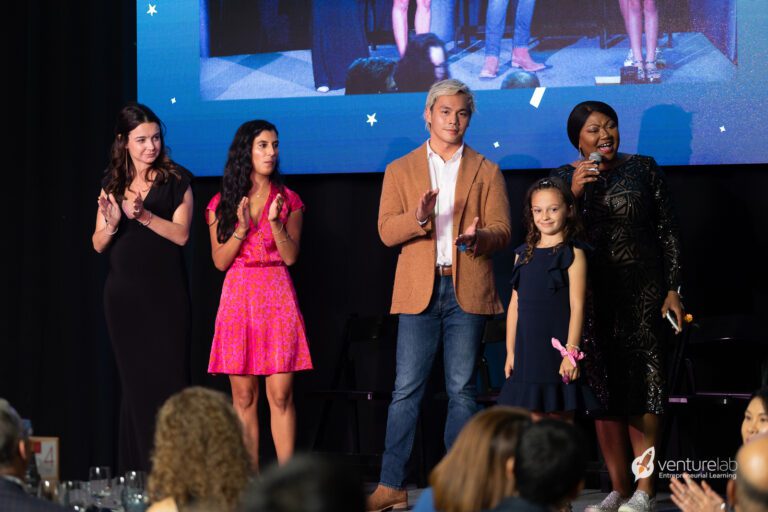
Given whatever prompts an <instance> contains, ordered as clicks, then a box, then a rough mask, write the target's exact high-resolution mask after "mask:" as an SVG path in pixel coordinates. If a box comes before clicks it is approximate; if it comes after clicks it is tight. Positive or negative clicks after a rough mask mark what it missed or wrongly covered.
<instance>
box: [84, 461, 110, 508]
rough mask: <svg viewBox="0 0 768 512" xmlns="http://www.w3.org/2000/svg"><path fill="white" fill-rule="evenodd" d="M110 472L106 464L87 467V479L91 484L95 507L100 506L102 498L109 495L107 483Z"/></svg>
mask: <svg viewBox="0 0 768 512" xmlns="http://www.w3.org/2000/svg"><path fill="white" fill-rule="evenodd" d="M111 478H112V472H111V471H110V469H109V467H108V466H93V467H91V468H90V469H88V480H89V482H90V485H91V496H92V497H93V503H94V504H95V505H96V506H97V507H101V506H102V501H103V500H104V498H106V497H108V496H109V492H110V491H109V483H110V480H111Z"/></svg>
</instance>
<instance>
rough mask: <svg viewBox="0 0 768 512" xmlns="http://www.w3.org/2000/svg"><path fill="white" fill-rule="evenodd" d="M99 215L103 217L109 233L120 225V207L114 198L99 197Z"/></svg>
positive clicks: (109, 196)
mask: <svg viewBox="0 0 768 512" xmlns="http://www.w3.org/2000/svg"><path fill="white" fill-rule="evenodd" d="M98 202H99V213H100V214H101V215H102V217H104V222H106V223H107V227H108V228H109V230H110V231H114V230H115V228H116V227H117V225H118V224H120V218H121V217H122V213H121V211H120V206H119V205H118V204H117V200H115V196H114V195H112V194H109V195H108V196H99V199H98Z"/></svg>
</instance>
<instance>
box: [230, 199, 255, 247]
mask: <svg viewBox="0 0 768 512" xmlns="http://www.w3.org/2000/svg"><path fill="white" fill-rule="evenodd" d="M236 212H237V228H235V231H234V232H235V233H236V234H237V236H239V237H240V238H243V237H245V235H246V233H248V229H249V228H250V227H251V226H250V220H251V208H250V203H249V202H248V198H247V197H243V198H242V199H241V200H240V204H238V205H237V210H236Z"/></svg>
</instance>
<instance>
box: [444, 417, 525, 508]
mask: <svg viewBox="0 0 768 512" xmlns="http://www.w3.org/2000/svg"><path fill="white" fill-rule="evenodd" d="M530 422H531V416H530V413H529V412H528V411H526V410H525V409H521V408H519V407H505V406H500V405H497V406H494V407H490V408H488V409H485V410H484V411H482V412H479V413H477V414H476V415H474V416H473V417H472V418H471V419H470V420H469V421H468V422H467V424H466V425H464V428H463V429H461V432H460V433H459V436H458V437H457V438H456V442H455V443H453V446H452V447H451V449H450V450H449V451H448V453H447V454H446V455H445V457H443V460H442V461H440V463H439V464H438V465H437V466H435V469H433V470H432V473H431V474H430V476H429V483H430V485H431V486H432V490H433V492H434V498H433V500H434V504H435V509H436V510H441V511H443V512H466V511H471V510H477V511H479V510H490V509H492V508H494V507H495V506H496V505H498V504H499V502H500V501H501V500H502V499H504V498H506V497H507V496H511V495H512V494H513V493H514V491H515V481H514V478H510V477H511V475H507V462H508V461H509V459H511V458H514V457H515V447H516V446H517V439H518V435H519V434H520V432H521V431H522V430H523V429H524V428H525V427H526V426H528V424H530Z"/></svg>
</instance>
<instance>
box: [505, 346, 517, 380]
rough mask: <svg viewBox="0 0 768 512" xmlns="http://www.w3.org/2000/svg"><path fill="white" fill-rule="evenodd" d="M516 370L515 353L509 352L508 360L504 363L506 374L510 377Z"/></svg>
mask: <svg viewBox="0 0 768 512" xmlns="http://www.w3.org/2000/svg"><path fill="white" fill-rule="evenodd" d="M513 371H515V353H514V352H512V353H509V354H507V360H506V362H505V363H504V376H505V377H506V378H509V376H510V375H512V372H513Z"/></svg>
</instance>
